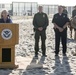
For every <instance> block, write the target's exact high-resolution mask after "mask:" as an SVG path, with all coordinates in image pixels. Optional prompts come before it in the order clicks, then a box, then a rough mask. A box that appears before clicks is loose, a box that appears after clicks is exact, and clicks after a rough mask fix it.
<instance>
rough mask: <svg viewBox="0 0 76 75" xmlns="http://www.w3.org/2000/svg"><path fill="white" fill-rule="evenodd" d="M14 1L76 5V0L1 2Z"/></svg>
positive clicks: (4, 1)
mask: <svg viewBox="0 0 76 75" xmlns="http://www.w3.org/2000/svg"><path fill="white" fill-rule="evenodd" d="M12 2H38V4H49V5H50V4H51V5H53V4H56V5H65V6H75V5H76V0H0V3H12Z"/></svg>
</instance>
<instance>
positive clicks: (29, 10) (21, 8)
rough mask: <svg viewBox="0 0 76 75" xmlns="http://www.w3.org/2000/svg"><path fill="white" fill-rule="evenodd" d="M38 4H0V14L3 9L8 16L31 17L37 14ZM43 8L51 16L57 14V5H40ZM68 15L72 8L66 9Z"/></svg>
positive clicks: (70, 13)
mask: <svg viewBox="0 0 76 75" xmlns="http://www.w3.org/2000/svg"><path fill="white" fill-rule="evenodd" d="M38 6H39V4H38V3H37V2H12V3H11V4H0V13H1V11H2V10H3V9H7V10H8V12H9V14H10V15H13V16H23V15H28V16H32V15H34V14H35V13H37V12H38ZM41 6H43V11H44V12H45V13H46V14H48V15H52V16H53V14H55V13H57V12H58V5H46V4H45V5H43V4H42V5H41ZM66 9H67V11H68V15H69V16H71V15H72V10H73V7H72V6H67V7H66Z"/></svg>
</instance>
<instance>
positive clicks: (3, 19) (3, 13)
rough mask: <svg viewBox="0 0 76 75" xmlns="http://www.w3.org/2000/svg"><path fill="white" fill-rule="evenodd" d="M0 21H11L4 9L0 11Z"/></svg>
mask: <svg viewBox="0 0 76 75" xmlns="http://www.w3.org/2000/svg"><path fill="white" fill-rule="evenodd" d="M0 23H12V20H11V19H10V17H9V14H8V12H7V11H6V10H3V11H2V12H1V19H0Z"/></svg>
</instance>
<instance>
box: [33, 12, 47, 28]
mask: <svg viewBox="0 0 76 75" xmlns="http://www.w3.org/2000/svg"><path fill="white" fill-rule="evenodd" d="M33 25H34V28H35V29H38V28H39V27H43V29H46V27H47V26H48V17H47V15H46V14H45V13H43V12H42V13H39V12H38V13H37V14H35V15H34V19H33Z"/></svg>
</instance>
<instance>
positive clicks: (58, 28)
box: [52, 6, 69, 56]
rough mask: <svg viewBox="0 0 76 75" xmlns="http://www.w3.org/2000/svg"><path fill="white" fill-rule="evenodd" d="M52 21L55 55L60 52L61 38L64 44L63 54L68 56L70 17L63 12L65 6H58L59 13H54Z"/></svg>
mask: <svg viewBox="0 0 76 75" xmlns="http://www.w3.org/2000/svg"><path fill="white" fill-rule="evenodd" d="M52 23H53V24H54V31H55V56H58V54H59V46H60V39H61V42H62V46H63V55H64V56H66V49H67V45H66V43H67V25H68V23H69V18H68V17H67V14H64V13H63V7H62V6H58V13H57V14H55V15H54V17H53V20H52Z"/></svg>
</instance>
